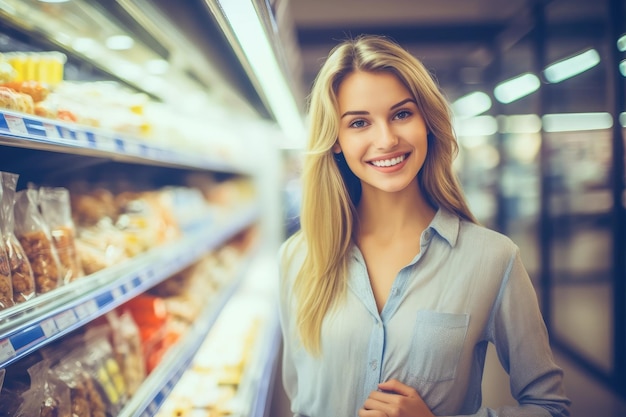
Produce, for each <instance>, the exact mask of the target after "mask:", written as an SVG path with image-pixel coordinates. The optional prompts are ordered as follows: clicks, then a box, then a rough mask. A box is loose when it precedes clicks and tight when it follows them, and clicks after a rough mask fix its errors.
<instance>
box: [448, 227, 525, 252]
mask: <svg viewBox="0 0 626 417" xmlns="http://www.w3.org/2000/svg"><path fill="white" fill-rule="evenodd" d="M458 242H459V244H460V245H466V246H468V247H477V245H481V246H483V247H487V248H489V250H492V251H495V252H499V253H503V254H509V255H510V254H512V253H514V252H517V251H518V246H517V244H516V243H515V242H514V241H513V240H512V239H511V238H510V237H509V236H507V235H505V234H503V233H501V232H498V231H496V230H494V229H491V228H489V227H487V226H484V225H481V224H477V223H472V222H470V221H466V220H461V222H460V226H459V239H458Z"/></svg>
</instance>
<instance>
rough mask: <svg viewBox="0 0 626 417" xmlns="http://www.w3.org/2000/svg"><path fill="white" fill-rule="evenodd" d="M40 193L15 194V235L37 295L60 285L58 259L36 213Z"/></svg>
mask: <svg viewBox="0 0 626 417" xmlns="http://www.w3.org/2000/svg"><path fill="white" fill-rule="evenodd" d="M38 196H39V193H38V191H37V190H36V189H34V188H28V189H25V190H21V191H18V192H17V193H16V198H15V235H16V236H17V238H18V240H19V241H20V244H21V245H22V247H23V248H24V252H25V253H26V256H27V257H28V260H29V262H30V265H31V267H32V270H33V276H34V278H35V289H36V291H37V293H38V294H43V293H47V292H49V291H52V290H54V289H55V288H58V287H59V286H60V285H62V284H63V280H62V276H61V268H60V263H59V257H58V255H57V252H56V249H55V247H54V244H53V243H52V236H51V235H50V230H49V229H48V227H47V225H46V222H45V221H44V219H43V217H42V215H41V213H40V211H39V199H38Z"/></svg>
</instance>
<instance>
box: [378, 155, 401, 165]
mask: <svg viewBox="0 0 626 417" xmlns="http://www.w3.org/2000/svg"><path fill="white" fill-rule="evenodd" d="M402 161H404V155H401V156H398V157H396V158H391V159H382V160H378V161H372V165H374V166H377V167H391V166H394V165H398V164H399V163H400V162H402Z"/></svg>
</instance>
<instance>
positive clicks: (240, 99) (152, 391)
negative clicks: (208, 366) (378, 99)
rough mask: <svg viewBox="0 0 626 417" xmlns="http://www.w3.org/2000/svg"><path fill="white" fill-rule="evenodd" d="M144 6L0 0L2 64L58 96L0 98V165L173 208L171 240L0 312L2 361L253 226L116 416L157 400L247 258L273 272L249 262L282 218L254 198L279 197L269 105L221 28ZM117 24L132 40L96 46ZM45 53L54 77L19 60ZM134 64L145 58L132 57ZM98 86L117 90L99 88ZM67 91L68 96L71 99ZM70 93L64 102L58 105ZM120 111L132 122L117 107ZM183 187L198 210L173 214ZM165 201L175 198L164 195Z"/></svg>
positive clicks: (148, 408)
mask: <svg viewBox="0 0 626 417" xmlns="http://www.w3.org/2000/svg"><path fill="white" fill-rule="evenodd" d="M157 3H158V2H155V3H154V4H151V2H142V1H139V2H136V1H103V2H95V1H80V0H74V1H72V2H62V3H47V2H39V1H34V0H28V1H23V0H18V1H12V0H7V1H3V2H2V3H1V4H0V28H1V29H0V37H1V39H0V40H1V41H2V42H0V43H1V45H0V52H2V54H3V56H4V58H6V62H9V63H10V62H11V61H12V60H13V68H14V69H15V67H17V66H18V65H21V64H24V66H23V67H19V68H17V70H16V72H17V73H18V75H19V76H20V77H22V78H21V79H19V80H18V79H14V81H20V82H22V81H29V79H30V78H33V77H39V78H38V79H37V81H38V82H40V83H41V85H46V86H47V87H48V88H49V92H50V94H51V95H55V94H56V95H55V99H56V100H57V101H55V103H54V107H53V111H50V112H43V111H39V112H35V111H30V110H29V109H26V110H25V109H23V108H11V107H5V108H0V171H2V172H7V173H14V174H17V175H18V176H19V182H18V184H17V190H18V191H20V190H25V189H37V188H38V187H61V188H66V189H68V190H70V191H71V193H74V191H75V190H76V189H80V190H82V191H83V192H85V193H88V192H91V191H93V190H96V189H98V190H102V189H104V190H106V191H107V192H110V193H111V194H112V195H113V196H114V197H116V198H117V197H119V198H121V197H120V196H121V195H124V193H128V194H132V195H138V194H140V193H155V192H161V191H163V190H165V191H164V193H166V194H167V196H168V197H167V198H169V200H168V201H169V204H172V205H173V206H175V210H173V211H177V212H178V213H177V215H178V217H177V218H176V219H174V221H173V222H174V223H176V225H177V233H175V234H174V235H173V236H169V237H168V238H167V239H165V238H164V239H163V240H161V239H158V241H153V242H142V245H143V246H142V247H141V249H138V248H137V247H135V248H134V249H133V250H132V256H126V257H124V258H123V259H120V260H119V262H112V263H110V264H107V265H104V266H101V267H100V268H99V269H97V270H94V271H86V275H85V276H84V277H81V278H80V279H76V280H75V281H72V282H67V283H64V284H63V285H60V286H58V288H55V289H53V290H51V291H48V292H45V293H44V292H41V293H37V294H36V295H35V296H34V297H32V298H30V299H28V300H25V301H23V302H21V303H18V304H15V305H13V306H10V307H8V308H5V309H3V310H0V370H7V369H10V368H11V367H13V366H16V365H19V364H20V362H21V361H23V360H25V359H27V358H29V357H30V356H31V355H33V354H34V353H36V352H39V351H40V350H42V349H44V348H46V347H49V346H51V345H53V344H54V345H57V346H58V345H59V344H60V345H61V346H62V345H63V343H64V340H65V338H67V337H70V336H71V335H73V334H74V333H75V332H77V331H80V330H81V329H83V328H85V327H86V326H88V325H90V324H92V323H93V322H95V321H98V320H101V319H102V317H103V316H105V315H107V313H109V312H111V311H114V310H116V309H118V308H120V306H123V305H125V303H128V302H130V301H132V300H134V299H136V298H137V297H138V296H140V295H142V294H145V293H146V292H147V291H148V290H150V289H152V288H154V287H155V286H157V285H159V284H161V283H163V282H164V281H166V280H167V279H169V278H170V277H171V276H173V275H175V274H177V273H180V272H181V271H184V270H185V269H186V268H189V267H190V266H192V265H194V263H196V262H198V261H199V260H200V259H201V258H202V257H203V256H205V255H206V254H207V253H211V252H215V251H218V250H219V249H220V248H222V247H223V246H224V245H227V244H228V243H229V242H230V241H231V240H232V239H234V238H235V237H237V236H239V235H241V234H244V233H250V231H251V230H256V229H258V230H260V232H259V236H257V238H256V242H255V243H253V244H252V245H251V247H250V248H248V249H247V250H246V251H245V253H244V254H243V255H242V257H241V259H239V261H238V263H237V268H236V269H235V270H234V271H231V272H232V275H233V277H231V278H230V279H229V280H228V281H227V283H225V284H224V285H222V286H221V287H220V289H219V291H218V292H217V294H216V295H215V296H214V297H212V298H211V299H210V300H208V301H207V305H206V306H204V307H203V309H202V310H201V312H200V314H199V315H198V317H197V318H196V319H194V320H193V323H192V324H191V325H190V326H189V329H188V330H187V331H186V332H185V334H184V335H183V336H181V337H180V339H179V340H178V341H177V342H176V343H175V344H174V345H173V347H171V348H170V349H169V350H168V351H167V353H166V354H165V355H164V356H163V360H162V361H160V363H159V364H158V365H156V366H155V368H154V369H153V370H151V371H150V373H149V374H148V375H147V377H146V379H145V380H144V382H143V384H142V385H141V386H140V387H139V389H138V390H137V392H136V393H134V394H133V396H132V397H131V398H129V399H128V401H127V402H126V403H125V405H124V407H123V408H121V410H120V411H119V413H118V415H123V416H139V415H154V414H155V413H156V412H157V410H158V409H159V408H160V407H161V406H162V404H163V403H164V401H166V399H167V397H168V395H169V394H170V393H171V391H172V389H174V387H175V386H176V383H177V382H178V381H179V380H180V378H181V377H182V376H183V375H184V373H185V371H186V370H187V368H188V367H189V366H190V365H191V364H192V360H193V358H194V357H195V356H196V352H197V351H198V349H200V347H201V346H202V345H203V342H204V341H205V339H206V338H207V335H209V334H211V329H212V327H213V326H214V324H215V323H216V322H217V321H218V320H220V316H221V314H222V312H223V311H224V309H225V308H227V306H228V305H229V303H231V302H234V301H233V300H235V299H236V298H237V294H239V292H240V291H242V290H243V288H245V287H246V286H245V285H243V283H245V282H246V281H247V280H248V278H247V277H248V276H249V275H250V274H251V273H252V269H251V268H253V269H254V270H256V271H257V273H258V271H259V270H264V271H269V272H266V273H264V275H263V280H264V281H266V282H267V285H268V286H270V290H269V291H270V292H271V285H272V276H271V275H272V271H273V270H272V269H271V267H268V265H267V263H265V264H264V265H265V266H264V267H259V266H258V261H256V259H257V258H258V256H259V252H262V250H261V249H260V248H261V247H262V246H266V247H265V248H264V249H265V250H267V249H270V251H271V248H268V247H267V242H278V241H279V237H278V235H279V234H280V233H281V231H280V230H279V229H278V227H277V226H279V225H280V222H279V221H276V220H275V219H271V217H272V214H271V213H268V208H269V209H270V211H271V209H274V208H276V207H277V206H278V203H277V201H275V197H274V196H279V195H280V193H279V190H278V187H279V184H278V183H273V182H272V179H273V178H276V177H278V175H276V174H275V173H276V171H277V170H278V169H279V166H278V165H279V164H277V162H278V161H279V158H278V149H277V148H274V147H273V146H272V144H273V142H272V141H273V139H274V138H273V136H276V135H280V132H279V130H278V128H276V127H275V125H274V123H273V122H272V121H271V120H269V119H268V117H267V116H268V114H269V112H267V110H265V109H264V108H263V103H262V100H261V99H260V98H259V96H258V93H257V92H256V91H254V89H253V88H252V87H251V82H250V80H248V79H247V78H246V77H245V72H244V71H243V70H242V69H241V67H240V64H239V63H238V61H237V59H236V58H235V57H234V54H233V53H232V51H229V45H228V42H227V41H226V40H225V39H224V38H220V37H219V35H220V34H219V28H217V26H215V27H213V29H211V31H212V32H213V33H214V34H215V36H216V37H215V38H214V39H211V40H210V41H209V42H208V43H210V44H212V45H213V46H212V47H210V48H203V47H202V46H203V45H204V46H206V44H207V42H203V43H201V44H198V43H197V39H196V38H195V37H197V36H198V35H197V34H192V32H193V30H192V29H191V28H189V27H187V28H181V27H180V26H177V25H180V24H181V20H180V18H176V19H175V18H171V17H172V16H168V15H167V14H166V13H164V10H163V9H162V8H160V7H159V6H158V4H157ZM209 26H210V25H209ZM204 30H209V29H207V28H205V29H204ZM122 35H123V36H127V37H128V38H130V39H131V40H132V43H133V45H134V46H133V48H134V49H131V50H127V49H116V48H114V47H111V45H109V47H108V48H107V47H106V46H104V45H105V44H106V41H107V39H109V40H110V39H111V37H112V36H122ZM118 39H120V38H118ZM12 53H13V55H11V54H12ZM51 53H54V54H55V55H54V57H55V59H56V58H58V57H61V58H60V60H61V61H62V63H63V65H64V68H63V72H64V73H63V76H62V77H61V78H59V76H58V74H57V75H56V76H55V77H56V78H51V77H52V75H50V74H51V72H49V71H48V72H46V71H44V65H43V64H41V65H39V63H35V66H34V67H33V63H32V61H33V59H32V58H36V59H37V60H38V59H39V58H40V57H42V56H44V55H46V56H51V55H50V54H51ZM17 59H19V63H21V64H18V61H16V60H17ZM148 61H149V62H151V65H152V69H150V66H149V65H144V64H146V63H147V62H148ZM159 65H160V67H159ZM155 67H158V68H160V69H158V70H155V69H154V68H155ZM33 68H35V70H34V71H35V72H33ZM37 68H39V70H37ZM46 68H47V67H46ZM37 71H39V72H37ZM151 71H152V72H151ZM53 84H54V85H53ZM61 92H62V93H63V94H64V96H63V97H61V96H60V94H61ZM111 92H114V93H119V94H117V95H110V96H108V97H109V98H108V100H103V96H105V95H107V94H109V93H111ZM73 95H74V96H73ZM76 95H81V97H80V100H78V97H76ZM110 97H116V98H115V99H110ZM68 98H69V99H70V100H69V101H68ZM124 98H126V99H128V100H129V101H130V102H128V101H123V100H124ZM116 100H117V101H116ZM59 103H62V104H59ZM68 103H70V104H71V105H72V106H73V107H71V108H69V107H68V108H66V107H64V106H68ZM46 109H48V110H49V109H50V107H47V108H46ZM121 109H123V110H124V111H126V115H127V116H129V117H130V119H128V118H126V119H124V117H121V116H120V115H119V111H120V110H121ZM33 110H34V109H33ZM61 110H64V111H65V110H68V111H67V112H65V113H62V112H61ZM68 114H71V115H72V117H69V118H68V117H67V115H68ZM128 120H131V122H129V121H128ZM252 132H254V136H253V135H252ZM76 184H79V185H78V186H77V185H76ZM223 184H237V185H235V186H232V187H222V185H223ZM242 184H243V185H242ZM107 187H108V188H107ZM190 189H191V190H194V191H195V192H196V193H195V194H194V195H197V194H202V195H203V196H204V197H207V194H210V193H212V192H215V194H216V195H213V196H212V198H214V200H212V201H209V203H210V204H208V205H207V206H206V207H205V209H206V210H205V211H203V212H201V213H197V212H195V213H193V214H190V213H189V212H188V211H186V210H185V204H186V203H188V201H187V200H185V198H188V195H187V191H188V190H190ZM242 189H243V191H242ZM181 190H182V191H181ZM215 190H218V191H215ZM72 197H74V194H72ZM157 198H162V196H161V197H157ZM177 199H179V200H181V201H174V202H172V200H177ZM170 208H171V207H170ZM77 221H78V220H77ZM168 221H171V219H168ZM135 238H136V237H133V238H132V239H135ZM133 242H134V244H137V241H136V240H133ZM269 246H271V245H269ZM255 262H256V265H257V267H254V266H253V265H254V264H255ZM257 281H258V280H257ZM258 284H259V283H258V282H257V285H258ZM261 292H263V291H261ZM265 292H267V291H265ZM259 297H261V295H259ZM266 297H267V295H266ZM268 303H269V306H266V308H267V309H268V310H269V311H270V313H268V314H267V316H266V319H265V320H263V321H262V323H261V322H259V323H258V326H257V327H258V329H257V330H258V332H259V337H258V340H257V343H256V344H255V347H254V349H255V353H254V354H253V355H250V360H249V363H248V365H247V366H248V369H247V372H246V373H245V375H246V378H242V380H241V382H240V384H241V385H240V391H241V393H242V394H241V395H242V396H243V395H245V398H246V399H247V400H249V401H250V402H251V404H250V410H256V411H250V412H251V413H253V415H257V416H261V415H266V414H267V412H268V411H267V410H268V409H269V407H267V403H268V401H269V398H270V396H271V389H270V387H271V384H272V381H273V377H274V372H275V364H276V355H277V352H278V343H279V335H278V330H277V318H276V317H275V315H273V314H271V311H272V309H273V304H272V299H271V296H270V298H269V301H266V305H267V304H268ZM222 319H223V318H222ZM252 319H254V317H251V320H252ZM255 323H256V322H255ZM227 343H229V342H227ZM0 384H1V383H0ZM4 385H5V386H6V385H7V380H6V379H5V381H4ZM1 386H2V385H0V387H1ZM0 414H1V413H0Z"/></svg>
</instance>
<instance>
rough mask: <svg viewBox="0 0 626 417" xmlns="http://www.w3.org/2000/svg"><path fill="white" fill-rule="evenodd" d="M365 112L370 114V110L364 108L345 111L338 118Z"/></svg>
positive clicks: (364, 113)
mask: <svg viewBox="0 0 626 417" xmlns="http://www.w3.org/2000/svg"><path fill="white" fill-rule="evenodd" d="M366 114H370V112H368V111H365V110H354V111H347V112H345V113H344V114H342V115H341V117H340V119H343V118H344V117H346V116H354V115H361V116H362V115H366Z"/></svg>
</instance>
